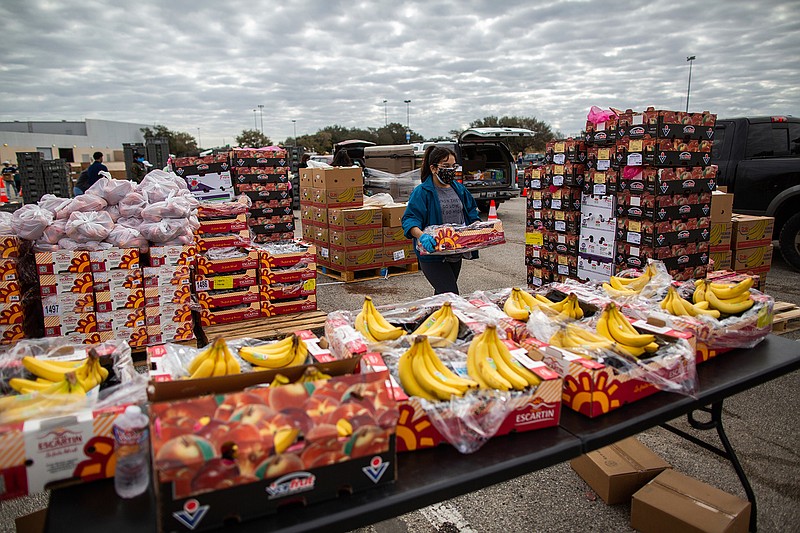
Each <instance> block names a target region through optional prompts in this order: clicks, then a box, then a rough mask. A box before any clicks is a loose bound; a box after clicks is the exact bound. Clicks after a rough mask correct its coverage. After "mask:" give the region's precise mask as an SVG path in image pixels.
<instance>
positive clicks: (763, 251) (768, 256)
mask: <svg viewBox="0 0 800 533" xmlns="http://www.w3.org/2000/svg"><path fill="white" fill-rule="evenodd" d="M772 251H773V246H772V244H770V245H769V246H758V247H755V248H739V249H734V251H733V270H736V271H740V270H754V271H758V270H763V269H765V268H766V270H769V267H770V265H772Z"/></svg>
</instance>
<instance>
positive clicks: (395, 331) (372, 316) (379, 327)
mask: <svg viewBox="0 0 800 533" xmlns="http://www.w3.org/2000/svg"><path fill="white" fill-rule="evenodd" d="M359 317H361V319H360V320H359ZM359 327H360V328H361V329H359ZM356 329H358V330H359V331H360V332H361V333H362V334H364V336H365V337H367V339H368V340H371V341H388V340H394V339H397V338H399V337H400V336H401V335H403V333H405V331H404V330H403V328H398V327H396V326H393V325H392V324H390V323H389V322H388V321H387V320H386V319H385V318H383V315H381V314H380V312H379V311H378V310H377V309H376V308H375V305H374V304H373V303H372V298H370V297H369V296H366V297H365V298H364V305H363V307H362V308H361V312H360V313H359V314H358V315H357V316H356Z"/></svg>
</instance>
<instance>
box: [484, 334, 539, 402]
mask: <svg viewBox="0 0 800 533" xmlns="http://www.w3.org/2000/svg"><path fill="white" fill-rule="evenodd" d="M490 327H491V330H492V331H490V332H489V339H488V342H489V343H490V344H489V347H490V349H491V352H490V355H491V357H492V359H494V358H495V355H496V356H497V357H498V358H499V359H500V361H502V363H503V365H505V367H506V368H507V369H508V370H509V371H511V372H513V373H514V374H516V375H517V376H519V377H520V378H521V379H522V380H523V381H525V384H526V386H531V387H535V386H537V385H538V384H539V383H540V382H541V381H542V380H541V379H539V376H537V375H536V374H534V373H533V372H531V371H530V370H528V369H527V368H525V367H524V366H522V364H521V363H520V362H519V361H517V360H516V359H514V356H512V355H511V351H510V350H509V349H508V346H506V345H505V343H504V342H503V341H502V340H501V339H500V337H498V336H497V328H495V327H494V326H490ZM501 374H502V375H503V376H504V377H506V376H505V374H503V373H502V372H501ZM506 379H508V380H509V382H511V383H512V384H513V380H512V379H510V378H508V377H506ZM515 388H516V387H515ZM522 388H525V386H523V387H522Z"/></svg>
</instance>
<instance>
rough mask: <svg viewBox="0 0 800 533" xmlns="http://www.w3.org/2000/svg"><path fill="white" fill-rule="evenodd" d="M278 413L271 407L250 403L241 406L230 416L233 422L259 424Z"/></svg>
mask: <svg viewBox="0 0 800 533" xmlns="http://www.w3.org/2000/svg"><path fill="white" fill-rule="evenodd" d="M277 414H278V413H277V412H276V411H275V410H274V409H273V408H271V407H269V406H266V405H262V404H249V405H244V406H242V407H239V408H238V409H237V410H236V411H234V412H233V414H232V415H231V417H230V419H229V420H230V421H231V422H239V423H240V424H250V425H253V426H256V427H257V426H258V425H259V424H260V423H262V421H269V420H270V419H272V418H275V416H276V415H277Z"/></svg>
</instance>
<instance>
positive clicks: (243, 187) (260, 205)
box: [230, 147, 294, 243]
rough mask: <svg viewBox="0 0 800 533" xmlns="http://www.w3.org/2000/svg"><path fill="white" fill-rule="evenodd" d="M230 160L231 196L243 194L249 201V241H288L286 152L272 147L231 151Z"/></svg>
mask: <svg viewBox="0 0 800 533" xmlns="http://www.w3.org/2000/svg"><path fill="white" fill-rule="evenodd" d="M230 158H231V167H232V175H231V178H232V180H233V185H234V191H235V193H236V194H245V195H247V196H248V197H249V198H250V200H251V201H252V202H253V206H252V211H251V213H250V230H251V231H252V232H253V234H254V236H253V241H254V242H257V243H265V242H276V241H284V240H292V239H293V238H294V217H293V214H292V211H291V208H292V183H291V181H290V179H289V161H288V160H287V154H286V150H285V149H283V148H274V147H270V148H259V149H249V148H234V149H233V151H231V153H230ZM281 208H283V209H284V210H281ZM286 208H288V209H286ZM275 209H278V211H277V212H276V211H275Z"/></svg>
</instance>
